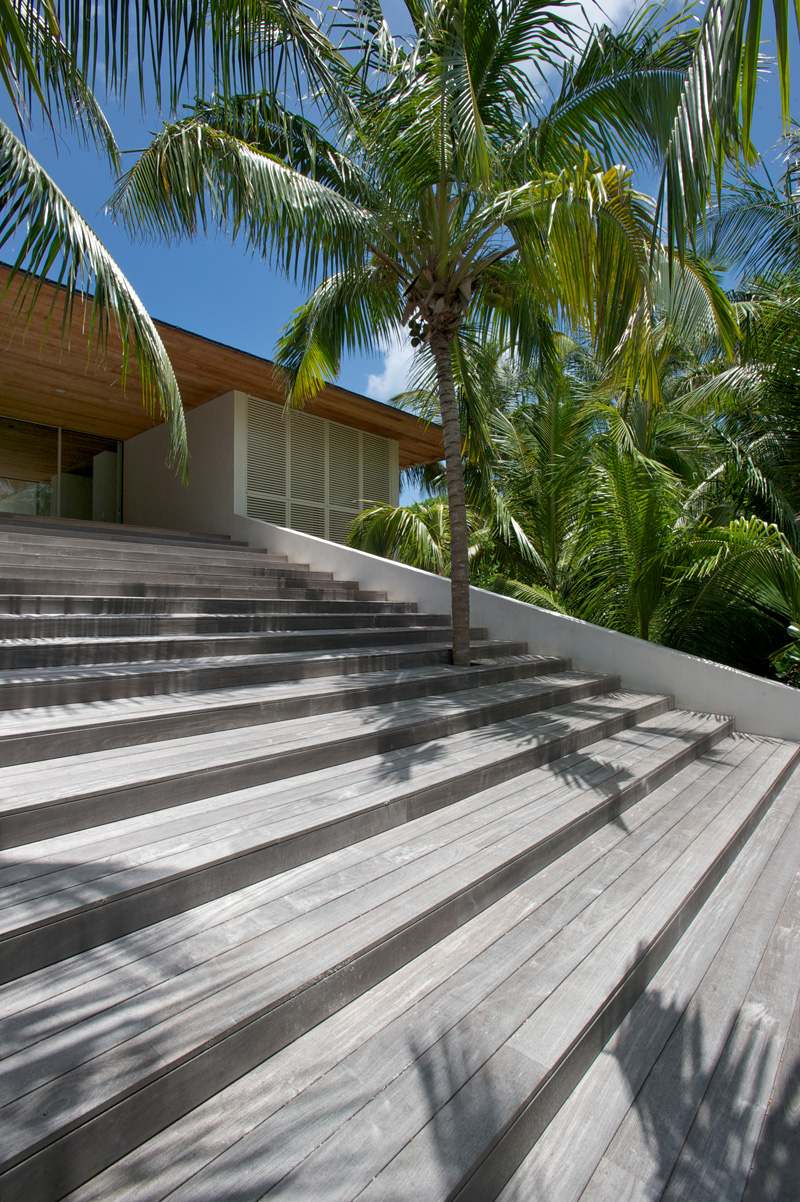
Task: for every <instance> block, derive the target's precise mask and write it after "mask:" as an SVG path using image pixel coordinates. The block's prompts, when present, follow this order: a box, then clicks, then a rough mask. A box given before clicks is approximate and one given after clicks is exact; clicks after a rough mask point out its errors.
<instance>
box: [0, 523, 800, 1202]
mask: <svg viewBox="0 0 800 1202" xmlns="http://www.w3.org/2000/svg"><path fill="white" fill-rule="evenodd" d="M16 537H17V535H14V536H13V537H12V535H10V534H6V535H5V536H4V532H3V530H2V529H0V544H2V543H3V542H4V541H5V545H3V546H0V558H3V562H7V563H8V564H9V566H11V565H12V561H13V558H14V554H15V549H14V548H15V538H16ZM74 541H75V542H77V541H78V536H74ZM69 542H70V540H67V539H63V540H62V541H61V543H60V544H59V547H60V548H61V550H62V556H61V559H62V561H63V566H62V568H61V569H60V573H61V575H60V576H59V580H60V583H61V585H62V587H64V589H65V591H64V592H63V593H61V594H57V593H51V594H47V596H48V597H49V598H50V600H48V602H47V605H46V607H45V611H44V612H40V610H39V608H38V603H37V602H36V601H35V597H36V595H37V594H36V585H37V581H38V580H39V579H50V580H52V579H53V568H52V564H50V563H44V562H41V561H39V562H34V559H36V556H32V554H31V551H30V549H29V548H27V547H25V548H24V549H21V550H20V555H22V556H24V557H25V559H26V562H25V563H19V564H17V565H16V567H15V568H14V575H13V578H14V579H15V580H21V579H26V580H28V584H27V589H28V591H27V592H24V591H23V592H19V591H17V592H14V593H7V594H6V595H5V597H2V598H0V629H2V630H3V631H4V634H5V638H4V640H3V642H2V644H1V646H2V648H3V649H4V650H5V651H7V652H10V653H14V654H17V655H20V654H22V652H17V651H16V650H15V649H16V648H22V649H23V650H24V655H25V656H26V657H27V658H28V659H30V660H33V661H34V662H33V663H29V664H28V666H27V667H25V668H21V667H19V666H14V665H13V663H12V665H11V666H7V667H6V668H5V669H4V670H0V702H2V704H3V705H4V706H5V709H4V710H3V711H2V712H0V764H2V765H4V766H2V767H0V827H2V829H3V831H4V833H5V846H6V847H7V848H8V850H7V851H6V852H4V855H3V860H2V866H0V887H1V888H2V891H1V892H0V942H2V946H3V955H2V957H0V965H2V975H1V977H0V979H2V982H3V983H2V984H1V985H0V1014H2V1016H3V1019H2V1036H3V1038H2V1061H1V1062H0V1079H1V1080H2V1100H3V1105H2V1130H3V1141H2V1163H1V1164H0V1193H1V1194H2V1198H3V1202H16V1200H17V1199H19V1200H22V1199H25V1200H26V1202H29V1200H30V1199H31V1198H35V1199H37V1202H38V1200H40V1199H41V1200H42V1202H49V1200H51V1199H52V1200H55V1199H60V1198H65V1197H69V1198H70V1199H71V1200H72V1202H79V1200H80V1202H89V1200H90V1199H91V1200H92V1202H101V1200H102V1202H108V1200H111V1202H123V1200H125V1202H149V1200H152V1202H156V1200H161V1199H166V1198H169V1199H170V1200H175V1202H177V1200H181V1202H204V1200H207V1202H220V1200H221V1199H225V1200H228V1199H231V1200H235V1202H245V1200H248V1202H249V1200H252V1202H256V1200H257V1199H262V1198H267V1197H270V1198H272V1197H275V1198H278V1197H280V1198H281V1199H287V1200H290V1202H296V1200H301V1199H302V1200H303V1202H305V1200H308V1202H312V1200H313V1202H334V1199H337V1200H341V1202H350V1200H351V1199H355V1198H358V1199H369V1200H370V1202H373V1200H376V1199H381V1200H385V1202H388V1200H389V1199H391V1200H393V1202H401V1200H402V1202H405V1200H406V1199H413V1200H414V1202H416V1200H417V1199H419V1200H420V1202H422V1200H428V1199H430V1200H431V1202H444V1200H445V1199H459V1200H467V1199H469V1200H474V1202H487V1200H489V1199H501V1200H502V1202H523V1200H525V1202H529V1200H531V1199H537V1200H538V1199H542V1200H546V1202H568V1200H569V1202H572V1200H577V1199H581V1200H582V1202H611V1200H612V1199H613V1200H614V1202H617V1200H622V1202H628V1200H629V1202H640V1200H644V1199H668V1200H670V1202H674V1200H677V1199H681V1200H686V1202H689V1200H691V1202H705V1200H706V1199H708V1202H712V1200H713V1202H720V1200H722V1199H724V1200H725V1202H728V1199H731V1200H732V1199H743V1200H744V1202H765V1200H770V1202H772V1200H776V1202H789V1199H796V1198H797V1197H798V1187H797V1182H798V1180H800V1175H799V1174H798V1165H799V1164H800V1152H798V1146H800V1131H798V1122H800V1120H799V1119H798V1111H797V1101H796V1095H797V1086H798V1073H800V1004H799V1003H798V997H800V939H798V927H800V921H799V919H800V915H799V914H798V908H799V907H800V773H799V772H798V771H796V768H797V764H798V760H800V746H798V745H797V744H793V743H787V742H781V741H778V740H771V739H767V738H763V737H754V736H748V735H747V734H742V733H736V732H734V731H733V728H732V724H731V722H730V721H729V720H728V719H726V718H725V717H724V716H722V717H719V716H711V715H703V714H696V713H691V712H688V711H678V710H675V709H674V708H672V705H671V701H670V699H669V698H665V697H655V696H645V695H642V694H637V693H632V692H630V691H625V690H623V689H621V687H620V685H619V682H618V681H617V680H615V679H613V678H607V677H606V678H604V677H597V676H592V675H591V674H589V673H577V672H574V671H571V670H570V668H569V665H567V664H565V663H563V662H561V661H557V660H554V659H552V658H548V657H544V656H538V657H537V656H535V655H529V654H526V653H523V649H521V648H518V647H515V646H503V645H498V644H491V643H490V642H489V641H488V640H487V639H485V637H482V632H477V637H478V639H479V646H480V652H481V656H480V658H481V662H480V663H477V664H476V665H474V666H473V667H472V668H470V669H467V670H463V671H461V670H455V669H453V668H451V667H449V666H447V664H446V663H445V662H443V661H444V659H445V655H444V651H443V648H444V647H445V646H446V629H444V628H443V627H442V621H443V620H442V619H436V618H435V617H433V618H429V620H425V619H423V618H419V617H418V616H417V615H414V614H413V613H411V612H410V611H409V607H408V606H393V605H392V604H391V603H388V602H382V601H380V600H378V599H376V598H375V597H374V596H373V597H370V598H364V597H360V596H359V594H358V589H357V586H355V585H352V586H348V588H349V596H348V597H346V598H342V597H341V596H340V594H341V593H342V591H343V586H341V584H339V583H334V582H332V581H328V582H326V581H325V580H324V579H321V578H320V575H319V574H316V575H315V576H310V577H309V584H308V589H309V590H313V591H314V592H322V593H323V594H325V593H326V592H329V593H330V594H331V595H330V596H328V597H325V596H323V597H321V598H320V597H316V598H312V597H307V598H299V599H296V598H294V597H287V596H283V597H277V598H273V597H271V595H267V596H263V595H262V596H259V595H258V586H257V584H256V583H254V582H255V581H257V579H258V576H257V570H258V568H259V567H260V568H261V569H262V570H263V566H264V565H263V556H261V560H262V562H261V563H260V564H259V563H258V562H257V560H258V555H257V553H250V552H248V551H247V550H246V549H241V550H239V551H235V550H228V551H225V552H221V551H216V550H214V549H211V548H210V549H208V550H207V552H206V553H205V554H206V557H207V558H208V559H210V558H212V557H213V555H214V554H219V555H220V556H222V557H223V558H221V559H220V563H226V565H227V567H228V568H235V572H234V576H235V579H236V580H237V581H245V580H247V581H248V582H247V583H246V584H242V585H240V587H241V589H242V590H245V589H247V590H251V593H252V596H250V598H249V599H247V600H246V602H245V600H243V599H242V598H241V597H240V598H239V602H238V603H237V604H240V606H241V608H240V609H239V610H237V612H238V613H240V614H242V615H244V616H245V617H246V619H247V623H248V631H250V632H254V633H256V634H257V635H258V637H264V635H263V632H264V631H266V632H267V633H269V634H270V635H272V634H274V635H275V637H282V634H283V631H275V630H273V631H271V632H270V629H269V622H270V621H271V620H274V617H275V615H276V614H281V615H283V616H284V617H287V618H288V621H287V631H288V633H289V634H290V635H291V636H292V637H294V632H293V627H292V624H291V623H292V615H293V614H294V613H295V612H296V613H297V614H298V615H301V616H302V615H304V614H305V615H308V614H314V615H315V621H317V622H319V623H320V626H319V631H321V632H322V634H323V637H324V638H327V639H328V640H329V642H330V643H331V644H332V645H331V646H329V647H328V649H327V650H325V651H322V652H320V653H318V654H316V655H315V654H313V653H312V652H310V651H306V650H303V651H301V652H298V651H297V649H296V648H295V647H294V645H293V644H291V643H290V644H289V645H287V646H286V648H285V649H284V650H283V651H277V650H274V651H271V652H269V653H262V654H257V655H251V654H250V652H249V648H248V645H247V643H246V641H245V640H242V642H241V650H240V651H239V653H238V655H237V654H233V653H232V654H230V655H222V656H221V655H219V654H218V653H217V650H218V644H219V642H220V640H221V639H222V638H223V637H224V631H222V630H219V629H217V630H216V631H214V630H213V629H212V630H210V631H209V630H207V628H206V627H205V626H204V627H203V630H202V633H203V635H204V636H206V635H207V636H208V638H209V643H210V650H209V653H208V655H207V656H204V655H203V653H202V651H199V652H198V654H197V655H196V656H194V657H192V656H186V655H185V654H184V652H185V649H186V644H185V642H184V639H187V638H188V639H195V638H196V637H197V635H198V634H199V633H201V632H199V631H196V630H192V629H186V628H185V627H181V622H183V621H186V620H187V619H186V617H185V615H187V614H188V615H189V618H188V621H189V622H190V623H191V622H192V621H195V620H198V621H199V620H200V619H201V618H202V620H203V622H206V619H208V618H209V617H210V618H211V620H212V621H211V625H212V626H213V624H214V623H215V622H219V624H220V626H223V625H224V617H223V615H224V614H225V612H226V610H225V609H224V608H223V607H221V606H220V608H219V609H218V611H217V612H218V613H219V615H220V616H219V617H218V618H215V616H214V614H215V608H214V606H215V605H216V604H218V603H217V601H216V599H215V597H214V596H213V595H211V596H210V597H209V598H208V599H207V600H205V601H203V602H202V606H201V605H199V604H197V603H196V601H195V598H193V597H192V594H191V593H187V592H186V590H185V587H184V586H186V577H187V575H192V574H193V575H196V574H197V573H196V572H194V569H192V572H189V571H188V562H189V557H190V556H194V559H195V560H196V558H197V551H196V549H191V548H186V549H185V551H184V550H181V549H178V550H175V549H174V548H173V549H170V551H169V552H165V553H164V554H165V556H166V555H168V557H169V560H170V565H171V566H170V567H169V568H167V567H166V558H163V559H161V560H159V556H158V551H157V549H153V548H150V549H148V550H146V551H142V552H141V554H140V557H139V559H138V562H137V561H136V556H135V555H132V556H131V560H129V565H130V563H131V562H133V563H134V567H135V569H136V570H135V572H134V567H131V568H130V571H131V573H133V574H136V573H138V584H139V586H140V591H139V592H138V593H129V594H126V593H124V592H121V591H119V590H120V587H121V586H120V581H119V579H118V577H119V572H118V571H117V570H116V568H114V567H111V568H109V569H108V571H109V572H110V576H109V577H108V578H106V577H105V576H104V571H105V568H104V566H103V562H102V560H103V555H104V549H103V547H102V545H100V546H97V558H96V562H95V565H94V568H93V572H92V577H91V581H90V587H89V588H88V589H87V590H86V591H85V592H81V591H80V586H81V585H82V584H83V583H85V574H86V565H85V564H84V563H83V560H84V559H85V556H86V546H85V544H81V545H79V546H72V547H70V545H69ZM110 549H113V548H110ZM127 549H128V548H126V550H127ZM72 551H75V553H76V555H77V557H78V559H79V560H80V561H81V563H80V573H81V575H80V577H76V578H75V579H74V580H72V582H70V580H69V568H68V566H67V565H68V563H69V555H70V553H71V552H72ZM225 555H227V556H228V560H227V561H226V560H225V559H224V556H225ZM182 556H185V557H186V562H185V563H181V557H182ZM236 556H238V558H235V557H236ZM148 557H149V558H148ZM231 557H234V559H233V560H231ZM176 561H177V562H176ZM76 562H77V560H76ZM108 562H110V563H114V562H115V561H114V560H113V559H111V560H108ZM203 566H204V578H205V579H208V578H210V577H211V576H213V573H210V572H209V571H208V568H209V564H208V563H205V564H204V565H203ZM183 569H186V570H183ZM250 569H252V572H253V576H252V580H249V579H248V572H249V571H250ZM25 572H28V573H29V574H30V575H29V576H28V577H25V576H24V573H25ZM37 572H38V573H39V576H37ZM271 572H272V577H271V580H270V583H269V585H268V589H269V590H271V592H272V593H277V594H280V593H281V592H286V591H287V590H289V589H291V590H292V592H295V591H298V590H302V589H303V587H304V586H303V575H302V570H301V569H298V568H296V567H294V568H289V567H288V566H287V567H286V568H285V573H286V575H285V583H283V581H284V577H283V576H282V575H281V568H280V564H279V563H277V562H276V563H274V564H273V565H272V568H271ZM62 577H63V579H62ZM262 579H263V577H262ZM157 584H160V585H161V586H163V587H166V586H167V585H168V586H169V588H170V589H171V590H172V593H173V594H174V598H175V600H174V602H173V601H172V600H170V601H169V604H164V603H163V602H161V604H162V605H164V608H163V609H162V610H158V609H154V608H153V606H152V605H151V604H150V602H151V601H152V597H151V596H148V591H149V590H150V589H151V588H152V587H155V586H156V585H157ZM104 586H105V589H106V591H105V592H104V591H103V589H104ZM122 587H124V586H122ZM191 587H198V586H197V585H196V583H195V582H193V584H192V586H191ZM40 596H41V594H40ZM60 597H63V603H62V602H61V601H60V600H59V598H60ZM80 597H83V601H80V600H78V598H80ZM24 598H28V600H27V601H26V600H24ZM121 598H125V602H124V605H123V606H120V605H117V608H116V609H115V604H116V602H120V600H121ZM98 599H99V600H98ZM115 599H116V602H115ZM273 600H274V601H275V602H276V603H277V602H278V601H279V602H280V604H281V607H282V608H280V609H279V610H274V609H271V608H270V607H271V604H272V601H273ZM298 600H299V601H300V605H299V606H298V608H297V609H296V610H295V608H294V607H295V605H296V603H297V601H298ZM228 601H229V602H230V603H231V604H233V603H234V599H233V598H228ZM310 602H313V604H314V605H320V606H321V605H323V604H327V605H329V606H335V608H332V609H331V608H329V609H327V610H326V609H324V608H319V609H318V610H315V609H314V608H313V606H312V607H311V608H309V603H310ZM187 606H189V607H190V608H187ZM195 606H196V608H195ZM343 607H345V609H344V610H343ZM342 612H347V613H348V614H350V615H351V616H352V617H353V619H354V620H353V622H352V623H351V624H350V625H349V627H348V626H345V625H343V624H341V618H342ZM26 615H27V616H26ZM34 615H38V616H36V617H35V624H34V625H32V626H31V625H27V627H26V623H28V619H29V618H30V617H31V616H34ZM98 615H99V616H101V617H102V622H100V623H98V624H96V625H93V623H95V622H96V619H97V617H98ZM181 615H183V617H181ZM359 615H362V616H363V621H361V620H360V618H359ZM369 615H372V619H374V617H375V616H376V615H379V616H380V617H381V620H382V622H385V626H381V627H377V626H376V625H375V624H374V622H373V621H372V619H370V618H369ZM50 622H52V625H48V623H50ZM3 623H5V625H3ZM143 623H146V627H145V628H143ZM337 623H339V625H337ZM137 624H138V625H137ZM87 626H89V628H88V629H87ZM431 631H433V632H435V633H436V637H435V638H434V639H433V640H432V641H431V642H428V641H427V640H426V636H427V634H428V633H430V632H431ZM101 632H102V633H101ZM384 632H388V633H389V639H388V640H387V643H386V645H383V644H382V643H381V641H380V639H378V641H377V643H376V642H372V641H371V640H372V637H373V636H375V635H378V636H380V635H381V634H383V633H384ZM306 633H307V634H308V636H309V637H313V636H314V635H315V634H316V633H318V632H317V631H311V630H308V631H307V632H306ZM143 635H145V636H146V641H142V636H143ZM354 635H356V636H358V637H354ZM393 636H394V637H395V638H396V641H395V642H392V641H391V638H392V637H393ZM235 637H237V638H239V637H240V636H239V634H238V633H237V634H236V636H235ZM155 639H157V640H158V645H159V647H160V648H161V651H160V653H159V656H158V658H152V659H147V658H141V659H136V658H131V660H130V661H129V662H128V661H126V660H125V659H124V649H125V648H127V650H128V653H130V654H132V655H133V656H142V657H146V656H148V655H152V654H153V652H152V647H153V645H154V640H155ZM126 640H127V641H126ZM148 640H149V641H148ZM78 648H79V649H80V650H78V651H76V649H78ZM105 648H108V649H109V650H107V651H106V650H104V649H105ZM121 648H122V649H123V650H121ZM67 649H69V650H68V653H65V651H66V650H67ZM440 649H442V650H441V651H440ZM73 653H74V654H73ZM106 655H108V656H112V657H113V658H111V659H108V660H107V659H106V658H105V656H106ZM406 656H408V657H410V662H409V661H407V660H406V659H404V658H403V657H406ZM426 657H427V658H426ZM37 659H38V661H39V662H36V661H37ZM72 660H77V662H70V661H72ZM245 669H246V671H245ZM243 671H244V676H243V675H242V673H243ZM180 673H186V676H185V677H184V678H183V679H184V680H185V681H186V682H188V684H187V687H186V688H184V689H182V690H179V691H173V686H174V683H175V681H176V678H177V679H179V678H180ZM259 673H260V674H261V676H260V679H259V675H258V674H259ZM117 681H119V682H120V690H119V691H120V696H119V697H116V698H115V696H114V689H115V688H116V685H115V682H117ZM198 681H201V682H203V683H204V684H206V685H207V686H208V687H207V688H203V687H198V683H197V682H198ZM76 684H77V685H78V686H79V687H78V689H77V693H76ZM37 689H38V690H39V691H38V692H37ZM92 689H94V690H95V692H94V694H92V692H91V690H92ZM109 694H110V695H109ZM37 698H38V699H39V700H40V701H41V704H38V705H37V704H36V700H37Z"/></svg>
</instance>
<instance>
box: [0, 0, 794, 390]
mask: <svg viewBox="0 0 800 1202" xmlns="http://www.w3.org/2000/svg"><path fill="white" fill-rule="evenodd" d="M631 8H632V6H631V5H629V4H626V3H625V2H624V0H609V2H608V3H606V5H605V11H606V12H607V14H608V16H609V18H611V19H612V20H622V19H624V17H625V16H627V14H628V13H629V12H630V11H631ZM385 10H386V11H387V13H388V15H389V20H390V22H392V20H393V15H394V14H398V16H399V14H400V12H401V5H399V4H398V3H397V0H392V2H391V3H388V4H387V5H385ZM595 11H596V10H595ZM595 19H596V18H595ZM393 28H396V29H398V30H399V29H400V26H399V25H398V26H393ZM769 36H770V35H769V33H768V32H765V38H766V39H768V38H769ZM771 49H772V47H771V44H770V43H769V41H768V40H765V44H764V52H765V53H770V51H771ZM792 76H793V79H794V81H795V83H797V81H798V80H800V45H799V44H798V37H797V33H796V32H795V33H794V34H793V36H792ZM107 112H108V116H109V119H110V120H111V124H112V126H113V128H114V130H115V133H116V136H117V140H118V142H119V144H120V146H121V147H122V148H123V149H124V150H135V149H136V148H139V147H142V146H144V145H146V143H147V141H148V132H149V131H151V130H155V129H157V128H158V125H159V119H158V116H157V114H156V113H152V114H148V115H147V116H146V117H144V118H143V117H142V116H141V114H140V112H139V109H138V102H137V101H136V100H133V99H132V100H131V101H129V104H128V108H127V112H120V111H119V110H118V109H116V108H115V107H114V106H109V107H108V109H107ZM0 115H2V116H3V117H4V119H6V120H8V121H9V123H11V124H12V128H13V127H14V124H13V117H10V116H9V106H8V104H7V103H6V104H5V106H4V107H3V105H2V102H0ZM797 115H798V116H799V117H800V113H798V114H797ZM780 133H781V126H780V105H779V98H778V89H777V82H776V80H775V78H774V73H773V76H772V78H768V79H767V80H766V81H765V82H764V83H763V84H762V85H761V87H760V89H759V92H758V96H757V101H756V117H755V126H754V140H755V142H756V145H757V147H758V149H759V150H760V151H761V153H762V155H763V156H764V159H765V161H766V162H768V163H769V165H770V167H771V168H772V167H774V166H775V163H776V161H777V153H778V152H777V151H776V150H775V149H774V148H775V146H776V143H777V142H778V140H779V138H780ZM28 143H29V146H30V148H31V150H32V151H33V152H34V153H35V154H36V156H37V157H38V158H39V160H40V162H42V164H43V165H44V166H45V168H46V169H47V170H48V171H49V172H50V173H51V175H52V176H53V178H54V179H55V180H56V182H57V183H58V184H59V186H60V187H61V188H62V189H63V190H64V192H66V194H67V196H68V197H69V198H70V200H71V201H72V202H73V203H74V204H76V205H77V207H78V208H79V210H80V211H81V213H82V214H83V215H84V217H86V218H87V219H88V220H89V221H90V222H91V223H92V225H93V226H94V228H95V230H96V232H97V233H98V234H99V236H100V237H101V238H102V239H103V241H104V242H105V244H106V246H107V247H108V248H109V250H110V251H111V253H112V254H113V255H114V256H115V258H116V259H117V261H118V262H119V264H120V266H121V267H122V269H123V270H124V271H125V273H126V275H127V276H128V278H129V279H130V281H131V282H132V284H133V286H134V287H135V288H136V290H137V291H138V293H139V295H140V296H141V298H142V300H143V302H144V304H145V305H146V306H147V308H148V310H149V311H150V313H151V314H152V315H153V316H154V317H158V318H161V319H162V320H164V321H168V322H172V323H174V324H175V325H179V326H183V327H184V328H186V329H188V330H192V331H194V332H196V333H198V334H203V335H206V336H207V337H210V338H215V339H217V340H219V341H221V342H225V343H229V344H231V345H233V346H236V347H239V348H241V349H243V350H247V351H251V352H253V353H255V354H259V355H264V356H267V357H269V356H270V355H271V354H272V352H273V349H274V346H275V342H276V339H277V336H278V334H279V331H280V329H281V327H282V326H283V325H284V323H285V322H286V321H287V320H288V318H289V316H290V315H291V313H292V310H293V309H294V308H295V307H296V305H297V304H298V303H299V302H300V301H301V300H302V299H303V293H302V292H301V291H300V290H299V289H298V288H296V287H294V286H293V285H292V284H290V283H289V282H288V281H286V280H285V279H281V278H280V277H278V276H276V275H275V274H274V273H273V272H272V271H270V269H269V268H268V267H267V266H266V265H265V264H264V263H263V262H261V261H257V260H254V259H253V258H252V257H250V256H249V255H247V254H246V253H244V252H243V251H242V250H241V249H240V248H239V247H237V246H235V245H231V242H230V240H229V239H228V237H227V235H225V234H219V235H214V236H212V237H209V238H208V239H198V240H196V241H194V242H183V243H179V244H176V245H173V246H169V247H166V246H163V245H158V244H150V245H135V244H132V243H131V241H130V240H129V239H128V237H127V235H126V234H125V233H124V232H123V231H122V230H121V229H119V228H117V227H116V226H115V225H114V224H113V223H112V222H111V221H110V220H109V219H108V218H107V217H105V215H104V214H103V212H102V208H103V205H104V202H105V201H106V199H107V197H108V195H109V193H110V192H111V188H112V184H113V181H112V180H111V178H110V176H109V174H108V169H107V167H106V166H105V164H104V163H103V162H102V161H101V160H99V159H98V158H97V156H96V155H95V154H93V153H92V152H90V151H83V150H81V149H80V148H77V147H76V146H75V145H74V144H73V143H72V142H71V141H70V140H60V141H59V142H58V143H57V144H54V140H53V137H52V135H50V134H45V133H43V132H33V133H30V134H29V135H28ZM637 182H638V184H639V186H640V187H642V188H644V189H645V190H647V189H652V187H653V186H654V184H653V181H652V180H648V179H646V178H640V179H639V180H638V181H637ZM3 257H5V258H7V257H9V249H8V248H6V249H5V251H4V252H3ZM407 363H408V352H407V350H405V349H403V348H389V349H387V353H386V354H385V355H383V356H378V357H376V358H363V357H361V358H355V359H351V360H348V361H347V362H345V363H344V364H343V367H342V372H341V375H340V377H339V382H340V383H341V384H343V385H344V386H345V387H347V388H351V389H353V390H355V391H357V392H364V393H366V394H368V395H371V396H374V397H376V398H377V399H380V400H385V399H388V398H389V397H390V396H391V395H393V394H394V393H395V392H397V391H399V390H401V389H402V387H403V383H404V378H405V371H406V367H407Z"/></svg>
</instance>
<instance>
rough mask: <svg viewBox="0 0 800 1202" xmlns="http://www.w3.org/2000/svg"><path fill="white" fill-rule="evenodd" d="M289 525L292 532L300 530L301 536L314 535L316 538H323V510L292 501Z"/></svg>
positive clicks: (320, 506)
mask: <svg viewBox="0 0 800 1202" xmlns="http://www.w3.org/2000/svg"><path fill="white" fill-rule="evenodd" d="M289 524H290V525H291V527H292V530H300V531H302V533H303V534H316V536H317V538H324V537H325V508H324V506H322V505H319V506H317V505H302V504H298V502H297V501H292V504H291V510H290V517H289Z"/></svg>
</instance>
